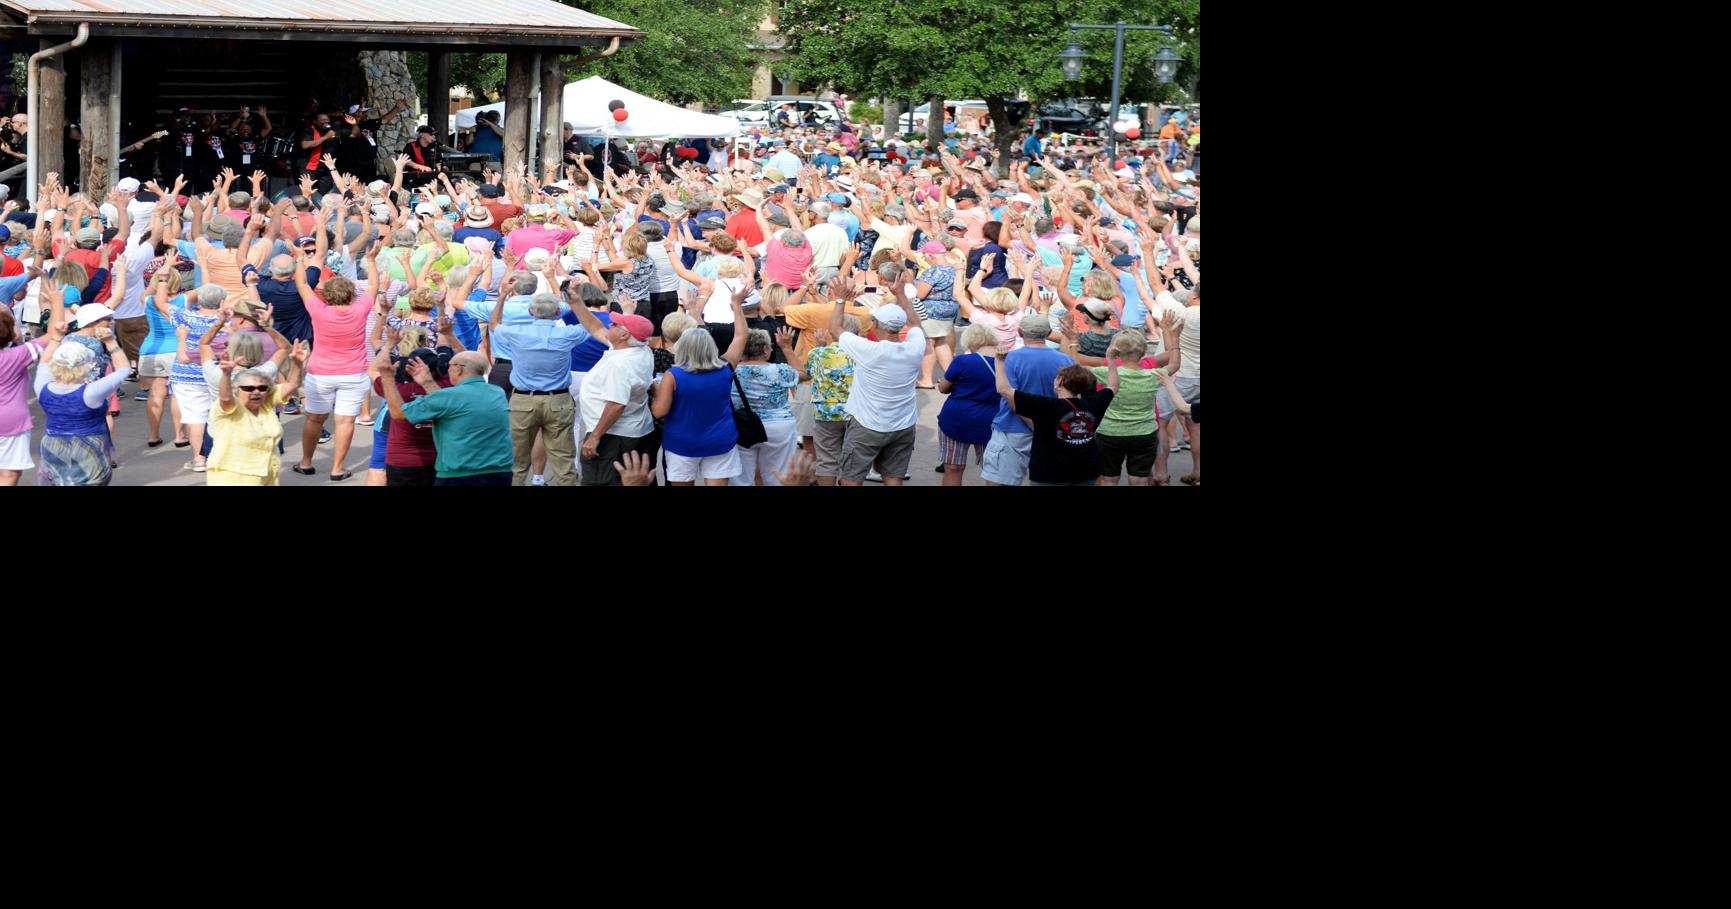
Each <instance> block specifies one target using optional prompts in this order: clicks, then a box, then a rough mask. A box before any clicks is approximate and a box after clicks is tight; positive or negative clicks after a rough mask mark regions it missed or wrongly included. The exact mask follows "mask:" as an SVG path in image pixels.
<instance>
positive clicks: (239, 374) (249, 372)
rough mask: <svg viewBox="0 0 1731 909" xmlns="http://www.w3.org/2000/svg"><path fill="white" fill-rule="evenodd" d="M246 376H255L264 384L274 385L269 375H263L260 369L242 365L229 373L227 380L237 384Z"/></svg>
mask: <svg viewBox="0 0 1731 909" xmlns="http://www.w3.org/2000/svg"><path fill="white" fill-rule="evenodd" d="M247 376H257V377H258V378H259V380H260V381H261V382H263V383H264V384H265V385H275V384H276V382H274V381H273V380H272V379H271V377H270V376H267V375H265V374H264V373H263V372H261V371H260V370H257V369H254V368H253V367H251V366H242V367H239V368H237V369H236V370H235V371H234V372H232V373H229V376H228V381H229V382H230V383H231V384H233V385H239V384H241V383H242V382H243V381H244V380H245V379H246V377H247Z"/></svg>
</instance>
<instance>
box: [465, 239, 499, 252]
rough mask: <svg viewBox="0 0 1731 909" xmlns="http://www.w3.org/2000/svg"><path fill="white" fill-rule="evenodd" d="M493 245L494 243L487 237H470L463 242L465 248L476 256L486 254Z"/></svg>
mask: <svg viewBox="0 0 1731 909" xmlns="http://www.w3.org/2000/svg"><path fill="white" fill-rule="evenodd" d="M492 245H493V241H491V240H489V239H487V238H486V237H470V238H469V239H467V240H464V241H463V246H464V247H466V248H467V249H468V250H469V252H472V253H474V254H476V255H480V254H481V253H484V252H486V251H487V250H488V249H489V248H490V247H492Z"/></svg>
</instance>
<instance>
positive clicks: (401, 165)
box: [391, 155, 409, 170]
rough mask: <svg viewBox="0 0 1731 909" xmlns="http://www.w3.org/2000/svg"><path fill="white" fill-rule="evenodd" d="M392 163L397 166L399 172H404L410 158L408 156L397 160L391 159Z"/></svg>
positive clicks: (402, 156)
mask: <svg viewBox="0 0 1731 909" xmlns="http://www.w3.org/2000/svg"><path fill="white" fill-rule="evenodd" d="M391 163H392V164H394V165H396V168H397V170H402V169H403V168H404V167H407V166H408V163H409V156H408V155H398V156H396V157H395V158H392V159H391Z"/></svg>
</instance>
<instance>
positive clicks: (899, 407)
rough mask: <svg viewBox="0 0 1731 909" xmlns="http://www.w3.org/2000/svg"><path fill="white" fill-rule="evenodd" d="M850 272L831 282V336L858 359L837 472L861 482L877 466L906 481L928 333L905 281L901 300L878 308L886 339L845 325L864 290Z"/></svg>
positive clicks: (880, 332)
mask: <svg viewBox="0 0 1731 909" xmlns="http://www.w3.org/2000/svg"><path fill="white" fill-rule="evenodd" d="M851 285H852V281H851V279H850V277H849V276H847V275H839V276H837V277H836V279H835V280H834V281H833V282H831V285H830V288H831V292H832V293H834V294H835V297H836V301H835V312H833V313H832V314H831V315H830V320H829V333H830V337H833V338H836V339H837V342H836V343H837V344H839V345H840V346H841V349H842V352H843V353H845V354H847V355H848V358H849V359H851V360H852V361H853V387H852V389H851V390H850V391H849V392H848V399H847V413H848V416H851V417H853V425H852V426H851V427H849V429H848V434H847V440H846V442H844V443H843V445H842V453H841V465H840V467H838V468H837V469H836V476H837V477H838V478H840V480H841V485H843V486H859V485H861V484H863V483H864V482H865V479H866V474H867V473H868V472H870V471H871V469H872V468H873V467H874V466H875V467H876V468H877V470H878V472H879V473H881V474H883V478H884V485H885V486H900V485H902V477H904V476H906V475H907V469H908V461H909V460H910V459H911V458H912V457H913V452H914V424H915V423H916V422H918V420H919V401H918V398H916V397H915V392H914V383H915V382H916V381H918V379H919V375H920V359H921V358H922V357H924V356H925V353H926V335H925V332H922V331H920V329H919V319H918V318H917V317H916V316H915V315H914V306H913V304H912V303H911V302H909V301H908V298H907V292H906V290H905V289H904V288H902V287H895V288H893V292H894V293H895V298H896V302H895V303H894V304H887V303H886V304H885V305H883V306H880V307H878V308H877V309H875V310H873V311H872V322H873V324H874V326H875V328H874V331H873V333H874V334H875V335H876V336H877V337H879V338H882V339H884V340H880V341H868V340H866V339H865V338H862V337H860V336H859V335H856V334H854V333H853V332H851V331H843V330H842V316H843V315H844V313H845V310H846V304H847V302H848V301H849V300H851V299H852V298H854V297H857V296H859V290H858V289H855V288H854V287H852V286H851ZM908 325H912V326H914V327H913V328H912V329H910V330H909V331H908V336H907V339H906V340H902V341H897V340H896V336H897V335H899V334H900V333H901V330H902V328H903V327H905V326H908Z"/></svg>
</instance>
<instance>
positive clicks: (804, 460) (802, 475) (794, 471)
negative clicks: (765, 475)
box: [775, 451, 817, 487]
mask: <svg viewBox="0 0 1731 909" xmlns="http://www.w3.org/2000/svg"><path fill="white" fill-rule="evenodd" d="M775 476H776V479H778V480H780V481H781V485H783V486H796V487H797V486H810V485H811V483H812V480H814V479H816V477H817V454H816V453H814V452H810V451H802V452H800V453H799V454H796V455H794V456H793V457H792V458H789V459H788V461H787V470H784V471H776V474H775Z"/></svg>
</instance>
